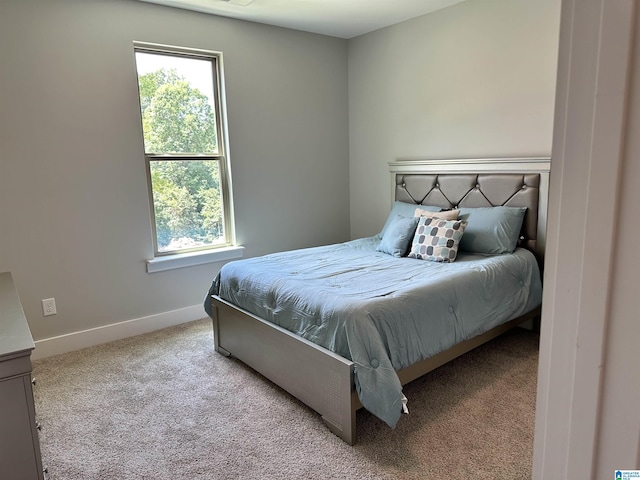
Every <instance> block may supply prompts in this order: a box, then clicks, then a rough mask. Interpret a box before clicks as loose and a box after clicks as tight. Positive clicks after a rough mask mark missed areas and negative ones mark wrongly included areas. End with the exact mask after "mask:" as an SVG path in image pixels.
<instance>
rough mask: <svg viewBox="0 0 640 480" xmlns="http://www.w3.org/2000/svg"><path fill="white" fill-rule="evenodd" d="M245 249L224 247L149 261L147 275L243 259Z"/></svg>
mask: <svg viewBox="0 0 640 480" xmlns="http://www.w3.org/2000/svg"><path fill="white" fill-rule="evenodd" d="M243 254H244V247H224V248H216V249H215V250H205V251H203V250H201V251H198V252H189V253H177V254H175V255H165V256H162V257H155V258H153V259H151V260H147V273H155V272H162V271H165V270H174V269H176V268H184V267H193V266H196V265H204V264H205V263H213V262H222V261H224V260H234V259H236V258H242V256H243Z"/></svg>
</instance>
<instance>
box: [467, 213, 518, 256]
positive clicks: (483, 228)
mask: <svg viewBox="0 0 640 480" xmlns="http://www.w3.org/2000/svg"><path fill="white" fill-rule="evenodd" d="M526 210H527V208H526V207H480V208H460V215H459V218H460V220H464V221H466V222H467V227H466V228H465V230H464V236H463V237H462V240H460V248H459V249H460V250H461V251H465V252H473V253H488V254H502V253H513V251H514V250H515V249H516V246H517V245H518V239H519V238H520V229H521V228H522V220H523V219H524V214H525V212H526Z"/></svg>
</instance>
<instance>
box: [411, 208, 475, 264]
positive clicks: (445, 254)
mask: <svg viewBox="0 0 640 480" xmlns="http://www.w3.org/2000/svg"><path fill="white" fill-rule="evenodd" d="M465 227H466V223H465V222H463V221H462V220H442V219H440V218H433V217H420V221H419V222H418V227H417V228H416V233H415V235H414V236H413V244H412V245H411V252H409V257H411V258H417V259H419V260H430V261H432V262H444V263H451V262H453V261H454V260H455V259H456V256H457V255H458V245H459V244H460V239H461V238H462V234H463V233H464V229H465Z"/></svg>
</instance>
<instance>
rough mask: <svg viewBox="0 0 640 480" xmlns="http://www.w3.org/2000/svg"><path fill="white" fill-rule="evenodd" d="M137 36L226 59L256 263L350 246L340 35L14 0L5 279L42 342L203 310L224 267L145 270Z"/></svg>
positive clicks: (132, 8) (5, 20) (4, 119)
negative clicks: (263, 257) (48, 302)
mask: <svg viewBox="0 0 640 480" xmlns="http://www.w3.org/2000/svg"><path fill="white" fill-rule="evenodd" d="M136 40H137V41H146V42H154V43H163V44H170V45H179V46H185V47H195V48H202V49H210V50H217V51H222V52H223V54H224V66H225V74H226V93H227V105H228V118H229V125H230V151H231V162H232V175H233V187H234V198H235V211H236V220H237V237H238V242H239V243H240V244H242V245H244V246H245V247H246V255H245V256H254V255H259V254H263V253H267V252H273V251H278V250H285V249H291V248H297V247H304V246H312V245H318V244H324V243H330V242H337V241H344V240H347V239H348V237H349V210H348V203H349V193H348V192H349V184H348V110H347V84H348V82H347V42H346V41H345V40H339V39H335V38H330V37H325V36H319V35H313V34H307V33H301V32H296V31H292V30H286V29H281V28H274V27H268V26H263V25H258V24H252V23H247V22H241V21H236V20H231V19H226V18H221V17H215V16H211V15H204V14H199V13H194V12H186V11H182V10H177V9H172V8H168V7H161V6H156V5H151V4H146V3H141V2H133V1H121V0H92V1H86V0H56V1H55V2H51V1H37V0H28V1H23V0H9V1H3V2H1V3H0V68H1V70H0V92H1V94H0V115H1V116H0V155H1V157H2V158H1V165H2V166H1V169H2V170H1V171H0V174H1V176H0V207H1V210H0V225H1V226H2V231H1V234H0V238H1V240H0V271H4V270H10V271H12V272H13V275H14V279H15V281H16V286H17V288H18V291H19V293H20V296H21V299H22V302H23V306H24V308H25V312H26V315H27V318H28V319H29V323H30V325H31V328H32V332H33V335H34V338H35V339H41V338H47V337H51V336H55V335H60V334H64V333H68V332H74V331H80V330H83V329H88V328H92V327H97V326H101V325H108V324H112V323H115V322H119V321H124V320H129V319H135V318H141V317H145V316H148V315H152V314H156V313H160V312H166V311H171V310H175V309H179V308H182V307H187V306H193V305H196V304H199V303H201V302H202V300H203V299H204V295H205V293H206V290H207V287H208V285H209V283H210V281H211V279H212V277H213V276H214V274H215V273H217V271H218V269H219V268H220V266H221V265H220V264H209V265H204V266H198V267H192V268H184V269H179V270H172V271H169V272H161V273H154V274H147V273H146V270H145V260H146V259H149V258H151V257H152V255H153V250H152V232H151V227H150V221H149V206H148V199H147V187H146V177H145V170H144V157H143V145H142V134H141V125H140V112H139V105H138V100H137V84H136V73H135V65H134V57H133V41H136ZM48 297H55V298H56V301H57V307H58V315H56V316H54V317H46V318H44V317H43V316H42V310H41V305H40V300H41V299H42V298H48ZM203 316H204V313H203Z"/></svg>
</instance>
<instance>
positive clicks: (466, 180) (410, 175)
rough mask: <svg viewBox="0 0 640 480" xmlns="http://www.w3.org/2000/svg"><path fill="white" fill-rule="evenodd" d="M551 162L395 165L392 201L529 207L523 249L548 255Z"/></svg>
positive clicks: (418, 162)
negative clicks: (545, 240) (547, 235)
mask: <svg viewBox="0 0 640 480" xmlns="http://www.w3.org/2000/svg"><path fill="white" fill-rule="evenodd" d="M549 165H550V161H549V159H543V158H517V159H515V158H509V159H506V158H502V159H456V160H451V159H447V160H399V161H396V162H391V163H390V164H389V169H390V171H391V173H392V189H393V192H392V198H393V199H394V200H400V201H402V202H408V203H416V204H422V205H435V206H438V207H442V208H457V207H492V206H499V205H504V206H511V207H527V211H526V213H525V217H524V221H523V225H522V231H521V233H520V242H519V245H520V246H522V247H525V248H528V249H529V250H531V251H533V252H534V253H535V254H536V256H537V257H538V258H539V259H540V260H541V259H542V257H543V255H544V234H545V226H546V205H547V194H548V184H549Z"/></svg>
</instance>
